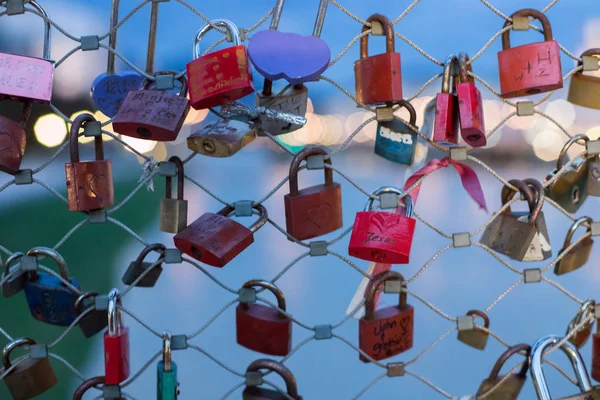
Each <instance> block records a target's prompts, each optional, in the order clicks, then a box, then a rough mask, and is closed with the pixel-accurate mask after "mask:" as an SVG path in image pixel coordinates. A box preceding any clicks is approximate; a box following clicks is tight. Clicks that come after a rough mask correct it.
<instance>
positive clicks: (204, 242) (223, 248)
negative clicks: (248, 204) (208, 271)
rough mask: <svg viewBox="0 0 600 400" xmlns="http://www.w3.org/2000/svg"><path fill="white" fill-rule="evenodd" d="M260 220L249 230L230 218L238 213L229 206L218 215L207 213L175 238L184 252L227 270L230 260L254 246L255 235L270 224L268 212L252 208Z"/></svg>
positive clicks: (178, 246)
mask: <svg viewBox="0 0 600 400" xmlns="http://www.w3.org/2000/svg"><path fill="white" fill-rule="evenodd" d="M252 208H254V209H255V210H257V211H258V213H259V215H260V216H259V218H258V220H257V221H256V222H255V223H254V224H252V225H251V226H250V228H246V227H245V226H244V225H242V224H239V223H237V222H235V221H234V220H232V219H231V218H229V215H230V214H231V213H233V212H234V211H235V209H234V208H233V207H229V206H226V207H225V208H223V209H222V210H221V211H219V212H218V213H216V214H214V213H206V214H204V215H202V216H201V217H200V218H198V219H197V220H196V221H194V222H193V223H192V224H191V225H188V226H187V227H186V228H185V229H184V230H182V231H181V232H179V233H178V234H177V235H175V236H174V237H173V242H175V247H177V248H178V249H179V250H181V252H182V253H185V254H187V255H189V256H190V257H193V258H195V259H196V260H198V261H201V262H203V263H205V264H208V265H212V266H213V267H219V268H221V267H224V266H225V265H226V264H227V263H228V262H229V261H231V260H232V259H234V258H235V257H236V256H237V255H238V254H240V253H241V252H242V251H244V250H245V249H246V247H248V246H250V245H251V244H252V243H254V232H256V231H257V230H258V229H260V228H261V227H262V226H263V225H264V224H265V223H266V222H267V218H268V216H267V210H266V209H265V208H264V207H263V206H262V205H256V206H253V207H252Z"/></svg>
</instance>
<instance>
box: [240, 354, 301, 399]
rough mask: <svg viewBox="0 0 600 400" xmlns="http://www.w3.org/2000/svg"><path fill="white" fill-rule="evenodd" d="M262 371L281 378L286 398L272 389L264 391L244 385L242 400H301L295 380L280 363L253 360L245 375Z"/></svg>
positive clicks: (264, 359)
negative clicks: (290, 399)
mask: <svg viewBox="0 0 600 400" xmlns="http://www.w3.org/2000/svg"><path fill="white" fill-rule="evenodd" d="M263 369H266V370H267V371H271V372H275V373H276V374H277V375H279V376H281V377H282V378H283V381H284V382H285V388H286V392H287V396H285V395H283V394H282V393H280V392H279V391H277V390H274V389H265V388H262V387H259V386H248V385H246V387H245V388H244V392H243V393H242V399H243V400H284V399H289V398H292V399H294V400H302V397H301V396H299V395H298V385H297V384H296V378H295V377H294V375H293V374H292V372H291V371H290V370H289V369H287V367H286V366H285V365H283V364H282V363H280V362H277V361H275V360H269V359H268V358H261V359H258V360H255V361H253V362H252V363H250V365H248V368H247V369H246V375H248V373H251V372H260V371H261V370H263Z"/></svg>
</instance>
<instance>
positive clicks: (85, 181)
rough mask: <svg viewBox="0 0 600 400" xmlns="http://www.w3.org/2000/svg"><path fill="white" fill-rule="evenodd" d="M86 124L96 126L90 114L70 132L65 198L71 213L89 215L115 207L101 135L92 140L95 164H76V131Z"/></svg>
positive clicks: (77, 121) (110, 169)
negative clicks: (90, 212)
mask: <svg viewBox="0 0 600 400" xmlns="http://www.w3.org/2000/svg"><path fill="white" fill-rule="evenodd" d="M88 122H96V119H95V118H94V117H93V116H92V115H91V114H81V115H79V116H77V118H75V120H74V121H73V124H72V125H71V130H70V132H69V151H70V154H71V162H68V163H66V164H65V174H66V177H67V198H68V204H69V210H70V211H92V210H98V209H102V208H105V207H110V206H112V205H113V204H114V203H115V191H114V187H113V177H112V164H111V162H110V160H105V159H104V145H103V142H102V135H100V136H96V137H95V138H94V147H95V151H96V160H95V161H84V162H81V161H79V143H78V140H77V137H78V135H79V129H80V128H82V127H83V126H84V124H86V123H88Z"/></svg>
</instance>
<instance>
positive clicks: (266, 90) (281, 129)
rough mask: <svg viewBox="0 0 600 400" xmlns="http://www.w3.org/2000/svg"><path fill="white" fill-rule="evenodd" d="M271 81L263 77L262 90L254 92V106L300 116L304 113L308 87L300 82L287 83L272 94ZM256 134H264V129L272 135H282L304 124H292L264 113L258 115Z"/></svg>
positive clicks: (306, 105) (306, 104)
mask: <svg viewBox="0 0 600 400" xmlns="http://www.w3.org/2000/svg"><path fill="white" fill-rule="evenodd" d="M272 86H273V83H272V82H271V81H270V80H268V79H265V83H264V85H263V90H262V91H259V92H256V106H262V107H265V108H270V109H272V110H275V111H279V112H283V113H288V114H296V115H299V116H301V117H303V116H305V115H306V109H307V107H308V88H307V87H306V86H304V85H303V84H302V83H299V84H297V85H289V86H286V88H285V89H284V90H283V91H282V92H280V93H277V94H276V95H273V89H272ZM259 118H260V120H259V125H258V126H259V129H258V132H257V135H258V136H266V135H265V134H264V132H265V131H267V132H269V133H270V134H271V135H273V136H277V135H283V134H286V133H290V132H294V131H296V130H298V129H300V128H302V127H303V126H304V125H300V124H293V123H291V122H285V121H279V120H277V119H275V118H270V117H269V116H267V115H266V114H264V113H261V114H260V116H259Z"/></svg>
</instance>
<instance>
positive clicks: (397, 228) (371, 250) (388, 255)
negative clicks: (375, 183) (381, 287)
mask: <svg viewBox="0 0 600 400" xmlns="http://www.w3.org/2000/svg"><path fill="white" fill-rule="evenodd" d="M384 193H394V194H396V195H398V197H399V198H402V200H403V202H404V207H405V210H406V212H405V214H406V215H401V214H398V213H396V212H385V211H373V198H372V197H370V198H369V200H368V201H367V204H366V205H365V209H364V211H362V212H358V213H356V219H355V220H354V226H353V227H352V235H351V236H350V243H349V244H348V254H350V255H351V256H352V257H356V258H360V259H362V260H367V261H374V262H379V263H387V264H408V262H409V257H410V248H411V245H412V241H413V236H414V233H415V225H416V220H415V219H414V218H413V200H412V198H411V197H410V195H404V193H402V191H401V190H400V189H398V188H396V187H393V186H383V187H380V188H379V189H377V190H375V191H374V192H373V193H372V196H375V197H376V196H380V195H382V194H384Z"/></svg>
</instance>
